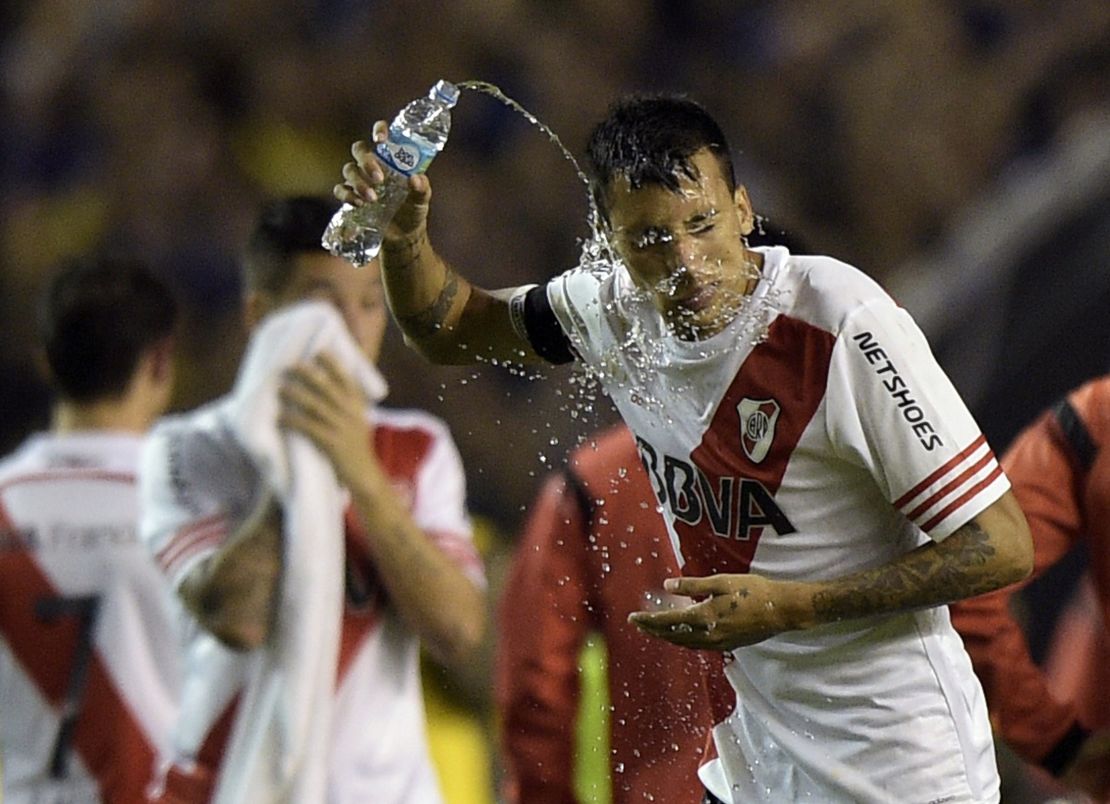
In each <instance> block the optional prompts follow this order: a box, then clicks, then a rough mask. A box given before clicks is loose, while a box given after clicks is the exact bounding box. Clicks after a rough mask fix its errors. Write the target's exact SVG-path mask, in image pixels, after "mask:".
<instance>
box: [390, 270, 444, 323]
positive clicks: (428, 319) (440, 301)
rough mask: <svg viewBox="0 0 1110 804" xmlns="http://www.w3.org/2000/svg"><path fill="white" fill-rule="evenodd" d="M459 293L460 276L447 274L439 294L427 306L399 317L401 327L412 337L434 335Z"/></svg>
mask: <svg viewBox="0 0 1110 804" xmlns="http://www.w3.org/2000/svg"><path fill="white" fill-rule="evenodd" d="M458 294H459V278H458V276H456V275H455V274H448V275H447V282H446V283H445V284H444V285H443V289H442V290H441V291H440V292H439V296H438V297H436V300H435V301H434V302H432V303H431V305H429V306H428V307H427V308H425V309H424V310H421V311H420V312H419V313H412V314H411V315H404V316H398V317H397V323H398V324H400V325H401V329H403V330H404V331H405V333H406V334H407V335H408V336H409V337H412V338H426V337H428V336H429V335H434V334H435V333H436V332H438V331H439V329H440V327H442V326H443V321H444V319H446V318H447V314H448V313H449V312H451V305H452V304H453V303H454V301H455V297H456V296H457V295H458Z"/></svg>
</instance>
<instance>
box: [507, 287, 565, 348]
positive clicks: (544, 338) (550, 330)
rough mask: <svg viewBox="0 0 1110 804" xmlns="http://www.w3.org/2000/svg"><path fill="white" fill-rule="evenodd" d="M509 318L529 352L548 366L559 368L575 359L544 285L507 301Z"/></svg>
mask: <svg viewBox="0 0 1110 804" xmlns="http://www.w3.org/2000/svg"><path fill="white" fill-rule="evenodd" d="M509 317H510V318H511V319H512V322H513V329H514V330H516V334H517V335H519V336H520V337H521V338H523V339H524V340H526V341H528V344H529V345H530V346H531V347H532V350H533V351H534V352H535V353H536V354H538V355H539V356H540V357H542V358H543V359H544V360H546V361H547V362H548V363H553V364H555V365H562V364H564V363H570V362H572V361H573V360H574V359H575V357H576V355H575V353H574V347H572V346H571V343H570V338H568V337H567V334H566V333H565V332H564V331H563V327H562V325H561V324H560V323H559V319H558V318H556V317H555V311H554V310H553V309H552V308H551V302H550V301H548V300H547V287H546V286H545V285H533V286H532V287H530V288H521V289H520V290H519V291H517V292H516V293H515V294H514V295H513V297H512V298H511V299H509Z"/></svg>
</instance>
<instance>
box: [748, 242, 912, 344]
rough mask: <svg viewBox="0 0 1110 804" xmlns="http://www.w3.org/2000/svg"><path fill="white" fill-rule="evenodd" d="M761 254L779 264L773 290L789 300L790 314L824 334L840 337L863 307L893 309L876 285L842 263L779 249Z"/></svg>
mask: <svg viewBox="0 0 1110 804" xmlns="http://www.w3.org/2000/svg"><path fill="white" fill-rule="evenodd" d="M764 251H765V253H767V254H768V256H771V255H772V254H773V255H774V256H775V257H776V258H777V259H778V261H779V263H780V265H779V267H778V275H779V277H781V278H780V279H778V281H776V287H778V288H780V289H781V291H783V292H784V295H785V296H786V297H787V298H788V299H789V311H790V313H791V314H792V315H794V316H795V317H797V318H801V319H803V320H805V321H807V322H808V323H810V324H813V325H814V326H816V327H819V328H821V329H823V330H825V331H827V332H831V333H833V334H838V333H840V331H841V330H842V329H843V327H844V325H845V323H846V322H847V321H848V320H849V319H850V318H851V317H852V315H854V314H855V313H856V312H857V311H859V310H860V309H862V308H864V307H873V306H879V307H889V308H891V309H893V308H896V307H897V305H896V304H895V302H894V300H893V299H892V298H891V297H890V295H889V294H888V293H887V292H886V291H885V290H884V289H883V287H882V286H881V285H880V284H879V283H878V282H876V281H875V280H874V279H873V278H872V277H870V276H868V275H867V274H866V273H864V272H863V271H862V270H860V269H859V268H857V267H855V266H854V265H850V264H849V263H846V262H844V261H843V260H838V259H836V258H835V257H828V256H824V255H817V254H789V253H784V252H785V249H781V247H775V248H771V249H765V250H764ZM775 252H778V253H777V254H776V253H775Z"/></svg>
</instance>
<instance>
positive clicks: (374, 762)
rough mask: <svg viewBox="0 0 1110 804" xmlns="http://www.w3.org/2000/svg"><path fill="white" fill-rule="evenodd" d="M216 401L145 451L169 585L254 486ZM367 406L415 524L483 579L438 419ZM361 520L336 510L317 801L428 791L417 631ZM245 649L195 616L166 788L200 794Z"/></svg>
mask: <svg viewBox="0 0 1110 804" xmlns="http://www.w3.org/2000/svg"><path fill="white" fill-rule="evenodd" d="M221 409H222V403H221V402H216V403H213V404H212V405H209V406H206V407H204V408H201V409H200V410H198V411H195V412H192V413H189V414H185V415H181V416H174V417H168V418H166V419H164V420H163V421H162V422H160V423H159V424H158V425H157V426H156V427H155V428H154V430H153V431H152V434H151V436H150V440H149V442H148V445H147V448H146V449H145V451H144V455H143V470H144V472H143V499H144V503H145V505H146V509H145V513H144V517H143V524H142V536H143V539H144V540H145V541H146V542H147V545H148V547H149V549H150V550H151V551H152V552H153V554H154V556H155V558H156V560H157V562H158V563H159V564H160V565H161V567H162V569H163V570H164V571H165V572H166V573H167V574H168V575H169V578H170V580H171V583H172V584H173V585H174V586H175V587H176V586H177V585H179V584H180V582H181V581H182V580H183V579H184V578H185V577H186V576H187V575H188V573H189V571H190V570H191V569H192V568H193V567H194V566H195V565H196V563H197V562H199V561H201V560H203V559H204V558H205V557H207V556H210V555H211V554H212V553H213V552H214V551H215V550H216V549H218V548H219V546H220V545H221V544H222V543H223V541H224V540H225V539H226V538H227V537H228V535H229V534H231V533H233V532H234V531H235V529H236V528H237V527H238V526H239V525H240V524H241V523H242V521H243V519H244V518H245V517H246V516H247V515H248V514H249V513H250V512H251V510H252V509H253V506H254V504H255V501H256V499H257V497H258V495H259V494H260V492H261V489H260V486H259V482H260V481H259V476H258V473H257V472H256V471H255V470H254V469H253V467H252V466H251V465H250V462H249V459H248V458H247V456H246V454H245V453H244V452H243V450H242V449H241V447H240V446H239V444H238V443H237V442H236V440H235V439H234V437H233V436H232V434H231V432H230V430H229V429H228V427H227V426H226V424H225V423H224V422H225V420H224V418H223V414H222V412H221ZM370 417H371V420H372V421H373V423H374V434H373V439H374V449H375V451H376V453H377V455H378V458H379V460H380V461H381V463H382V466H383V467H384V468H385V470H386V471H387V473H388V474H389V475H390V477H391V479H392V481H393V484H394V487H395V488H396V490H397V493H398V495H400V496H401V498H402V499H403V500H404V501H405V502H406V503H407V504H408V506H409V508H410V510H411V511H412V514H413V518H414V521H415V522H416V524H417V525H418V526H420V527H421V528H422V529H423V530H424V531H425V532H426V533H427V534H429V536H430V537H431V538H432V539H433V540H434V541H435V543H436V544H437V545H438V546H439V547H440V548H441V549H442V550H443V551H444V552H445V553H446V554H447V555H449V556H450V557H452V559H453V560H455V561H456V562H457V563H458V564H459V565H460V566H462V567H463V568H464V569H465V571H466V572H467V573H468V574H469V575H470V577H471V578H472V579H473V580H474V581H475V582H476V583H480V584H483V585H484V583H485V578H484V573H483V570H482V564H481V560H480V558H479V556H478V554H477V551H476V550H475V548H474V546H473V544H472V542H471V538H470V534H471V529H470V523H469V519H468V517H467V515H466V511H465V478H464V475H463V470H462V462H461V460H460V459H459V456H458V452H457V450H456V448H455V445H454V442H453V441H452V439H451V437H450V434H449V432H448V431H447V428H446V426H445V425H444V424H443V423H442V422H441V421H439V420H438V419H436V418H434V417H432V416H430V415H428V414H426V413H423V412H419V411H396V410H389V409H385V408H375V409H374V410H373V412H372V413H371V414H370ZM361 527H362V525H361V523H360V522H359V521H358V518H357V517H356V516H355V515H354V514H353V512H352V511H350V510H348V515H347V521H346V528H347V595H346V598H347V602H346V606H345V610H344V615H343V622H342V641H341V645H340V656H339V670H338V678H337V679H336V701H335V707H334V714H333V718H332V722H333V725H332V741H331V744H330V745H327V746H321V747H320V750H321V751H326V752H328V754H329V759H328V765H329V782H328V788H329V794H328V801H329V802H331V804H348V803H350V804H354V803H355V802H365V801H375V802H383V804H387V803H388V802H398V804H400V803H401V802H413V804H416V802H436V801H440V794H439V791H438V784H437V781H436V777H435V772H434V769H433V767H432V764H431V761H430V757H429V754H428V749H427V741H426V738H425V733H424V709H423V697H422V691H421V685H420V673H419V642H418V640H417V638H416V636H415V634H413V633H412V632H411V631H410V630H409V629H408V628H406V627H405V625H404V624H403V623H402V622H401V620H400V619H399V617H398V616H397V614H396V612H394V611H393V610H392V609H391V608H390V606H389V603H388V600H387V599H385V591H384V588H383V587H381V586H380V584H379V583H378V581H377V578H376V574H375V569H374V565H373V561H372V560H371V558H370V556H369V554H368V552H367V550H366V547H365V544H364V542H363V538H362V537H361V536H360V535H359V533H358V532H359V530H360V529H361ZM251 655H252V654H250V653H236V652H234V651H231V650H229V649H226V648H224V647H223V646H222V645H220V643H219V642H217V640H216V639H215V638H213V637H211V636H210V635H208V634H207V633H206V632H204V631H202V630H200V629H199V627H197V628H196V633H195V635H194V637H193V638H192V639H191V640H190V645H189V648H188V653H187V657H188V658H187V671H186V678H185V687H184V692H183V696H182V716H181V719H180V721H179V723H178V725H177V728H176V731H175V744H174V746H173V755H172V757H171V758H170V760H171V767H170V768H169V772H168V777H167V780H166V785H167V787H168V788H169V791H170V793H172V800H173V801H175V802H181V801H196V802H202V801H206V800H207V799H206V795H207V793H208V791H209V790H210V788H211V785H212V783H213V782H214V780H215V776H216V774H217V773H218V772H219V763H220V757H221V752H222V750H223V747H224V744H225V741H226V739H227V734H228V731H229V729H230V727H231V724H232V722H233V718H234V713H235V704H236V700H237V695H238V692H239V687H240V684H241V682H242V679H243V678H245V673H246V668H247V665H248V663H249V662H250V661H251ZM167 798H170V795H169V794H167Z"/></svg>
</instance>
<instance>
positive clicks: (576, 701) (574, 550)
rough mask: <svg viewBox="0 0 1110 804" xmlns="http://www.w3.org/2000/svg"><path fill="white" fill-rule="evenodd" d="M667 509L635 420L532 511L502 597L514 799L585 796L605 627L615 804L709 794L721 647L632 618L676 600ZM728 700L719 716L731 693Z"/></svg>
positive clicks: (576, 457)
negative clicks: (702, 787)
mask: <svg viewBox="0 0 1110 804" xmlns="http://www.w3.org/2000/svg"><path fill="white" fill-rule="evenodd" d="M655 506H656V503H655V497H654V496H653V495H652V492H651V485H650V483H649V482H648V478H647V475H646V474H645V472H644V469H643V466H642V464H641V463H640V456H639V453H638V452H637V450H636V442H635V440H634V439H633V438H632V434H631V433H630V432H629V431H628V428H626V427H624V426H623V425H619V426H616V427H614V428H612V429H610V430H607V431H605V432H603V433H601V434H599V435H598V436H597V440H596V442H594V441H590V442H587V443H586V444H584V445H582V446H581V447H579V448H578V449H576V450H574V452H572V453H571V455H570V458H569V461H568V465H567V467H566V469H565V470H564V471H562V472H560V473H558V474H556V475H553V476H551V477H550V478H548V479H547V481H546V482H545V483H544V485H543V487H542V489H541V491H540V493H539V497H538V498H537V500H536V502H535V504H534V505H533V506H532V509H531V514H530V515H529V517H528V522H527V524H526V526H525V530H524V536H523V538H522V539H521V540H520V542H519V543H518V544H517V546H516V549H515V553H514V557H513V563H512V569H511V571H510V575H509V580H508V583H507V584H506V587H505V590H504V593H503V594H502V597H501V601H500V603H499V609H500V618H499V625H500V637H499V640H498V659H497V676H496V681H497V686H496V691H497V703H498V710H499V719H500V724H501V729H500V736H501V742H502V745H503V749H504V756H505V760H506V765H507V778H506V780H505V798H506V801H507V802H511V803H512V804H516V803H517V802H519V803H520V804H565V803H566V802H573V801H577V800H579V796H578V794H577V793H576V791H575V785H574V768H575V755H574V754H575V747H576V746H575V735H576V729H575V720H576V717H577V713H578V711H579V706H580V701H581V697H580V685H581V678H580V672H579V663H580V655H581V652H582V649H583V646H584V645H585V644H586V641H587V638H589V637H590V636H591V635H592V634H595V633H596V634H600V636H601V637H602V640H603V643H604V645H603V648H604V650H605V652H606V655H607V672H608V675H607V687H608V699H609V705H610V709H609V711H608V712H607V714H606V717H607V720H608V725H609V740H608V741H607V742H608V743H609V749H610V750H609V754H608V756H607V757H605V760H606V762H607V768H608V770H609V787H610V789H611V794H612V801H613V802H614V804H631V803H632V802H642V801H650V800H652V798H651V797H654V800H656V801H666V802H672V803H673V804H683V802H687V803H688V804H697V802H700V801H701V794H700V792H698V791H697V790H696V785H694V786H692V785H691V784H690V780H691V779H693V778H694V777H695V776H696V775H697V769H698V765H699V764H701V762H703V761H704V760H705V756H706V749H707V747H708V742H709V738H710V729H711V728H712V726H713V724H714V723H715V722H716V720H715V719H714V718H713V715H712V713H711V711H710V697H709V696H710V691H709V690H708V689H707V686H706V685H707V683H709V682H710V680H711V678H712V677H713V676H716V677H717V678H718V679H720V677H721V668H720V655H719V654H713V653H695V652H693V651H684V650H681V649H679V648H677V647H675V646H673V645H668V644H667V643H665V642H660V641H655V640H644V639H643V637H642V636H640V635H639V634H638V633H637V632H636V631H635V630H633V629H631V628H629V627H628V622H627V620H628V615H629V614H631V613H632V612H634V611H639V610H640V609H642V608H643V607H644V606H645V605H648V601H649V599H652V598H655V599H658V598H660V597H664V598H666V597H669V596H668V595H667V594H666V593H665V592H663V581H664V579H666V578H670V577H674V576H676V575H677V574H678V568H677V566H676V565H675V560H674V554H673V552H672V550H671V546H670V539H669V537H668V536H667V529H666V527H665V526H664V524H663V519H662V517H661V516H660V515H659V513H658V512H657V511H656V510H655ZM711 666H712V671H713V672H709V669H710V667H711ZM721 686H722V685H721V684H720V682H718V684H717V687H718V692H719V691H720V687H721ZM723 687H724V690H725V691H726V692H727V691H728V685H727V684H724V685H723ZM723 701H724V702H726V703H727V704H728V706H726V707H725V708H724V711H723V712H722V713H720V717H724V715H727V714H728V711H729V710H730V709H731V696H730V695H727V694H726V696H725V697H724V698H723Z"/></svg>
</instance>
